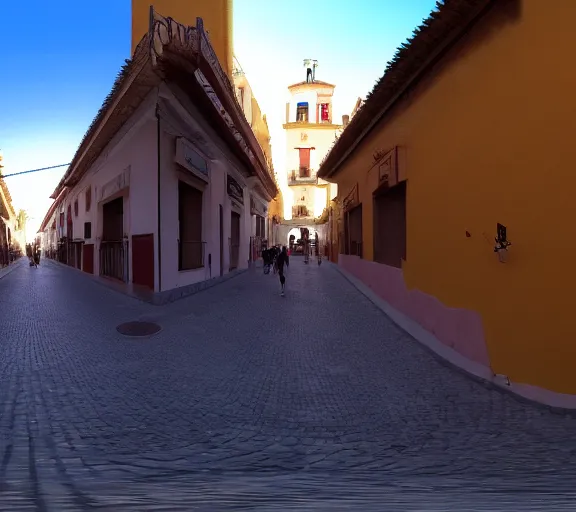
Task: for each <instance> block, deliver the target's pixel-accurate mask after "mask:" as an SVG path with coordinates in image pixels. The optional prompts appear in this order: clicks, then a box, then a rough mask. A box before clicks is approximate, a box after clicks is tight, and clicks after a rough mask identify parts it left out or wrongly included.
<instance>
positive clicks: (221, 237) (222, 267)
mask: <svg viewBox="0 0 576 512" xmlns="http://www.w3.org/2000/svg"><path fill="white" fill-rule="evenodd" d="M219 206H220V207H219V211H220V276H223V275H224V210H223V209H222V205H219Z"/></svg>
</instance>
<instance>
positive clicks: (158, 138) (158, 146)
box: [156, 103, 162, 292]
mask: <svg viewBox="0 0 576 512" xmlns="http://www.w3.org/2000/svg"><path fill="white" fill-rule="evenodd" d="M160 133H161V132H160V112H159V108H158V103H156V154H157V155H158V162H157V164H158V171H157V172H158V184H157V185H158V292H161V291H162V222H161V221H162V215H161V209H160V182H161V174H160Z"/></svg>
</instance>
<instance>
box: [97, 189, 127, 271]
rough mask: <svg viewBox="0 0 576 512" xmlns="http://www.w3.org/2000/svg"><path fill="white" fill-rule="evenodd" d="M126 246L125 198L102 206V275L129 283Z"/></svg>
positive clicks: (100, 254)
mask: <svg viewBox="0 0 576 512" xmlns="http://www.w3.org/2000/svg"><path fill="white" fill-rule="evenodd" d="M126 249H127V248H126V244H125V242H124V198H123V197H119V198H118V199H114V200H112V201H109V202H108V203H106V204H104V205H103V206H102V242H100V253H99V256H100V275H101V276H106V277H112V278H114V279H119V280H120V281H124V282H125V281H127V272H126V252H127V251H126Z"/></svg>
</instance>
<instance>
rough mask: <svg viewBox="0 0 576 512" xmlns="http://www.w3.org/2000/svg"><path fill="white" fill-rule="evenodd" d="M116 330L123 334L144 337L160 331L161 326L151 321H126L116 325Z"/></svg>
mask: <svg viewBox="0 0 576 512" xmlns="http://www.w3.org/2000/svg"><path fill="white" fill-rule="evenodd" d="M116 330H117V331H118V332H119V333H120V334H123V335H124V336H130V337H132V338H144V337H146V336H152V335H153V334H156V333H158V332H160V331H161V327H160V326H159V325H158V324H155V323H152V322H126V323H125V324H120V325H119V326H118V327H116Z"/></svg>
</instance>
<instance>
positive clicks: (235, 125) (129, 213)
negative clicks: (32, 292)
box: [42, 15, 277, 302]
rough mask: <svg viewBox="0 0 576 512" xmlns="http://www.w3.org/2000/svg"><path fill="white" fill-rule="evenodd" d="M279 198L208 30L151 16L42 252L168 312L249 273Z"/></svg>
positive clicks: (65, 182) (61, 194)
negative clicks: (259, 229)
mask: <svg viewBox="0 0 576 512" xmlns="http://www.w3.org/2000/svg"><path fill="white" fill-rule="evenodd" d="M276 193H277V190H276V186H275V183H274V178H273V175H272V173H271V170H270V169H269V167H268V165H267V164H266V158H265V157H264V154H263V152H262V150H261V148H260V145H259V144H258V142H257V141H256V138H255V136H254V134H253V132H252V130H251V128H250V126H249V124H248V122H247V121H246V118H245V116H244V114H243V112H242V110H241V108H240V106H239V105H238V103H237V101H236V99H235V95H234V88H233V86H232V84H231V82H230V80H229V79H228V77H227V75H226V74H225V73H224V72H223V71H222V68H221V67H220V64H219V63H218V61H217V59H216V57H215V54H214V51H213V50H212V47H211V46H210V43H209V41H208V39H207V37H206V34H205V32H204V29H203V26H202V24H201V22H200V23H199V25H198V26H197V27H184V26H182V25H179V24H178V23H176V22H174V21H173V20H170V19H165V18H162V17H161V16H158V15H155V19H154V23H153V24H152V27H151V29H150V32H149V33H148V34H147V35H146V36H145V37H144V38H143V40H142V41H141V43H140V44H139V46H138V47H137V49H136V51H135V53H134V56H133V59H132V60H131V61H130V62H129V63H128V65H127V66H125V67H124V69H123V70H122V72H121V74H120V76H119V77H118V79H117V81H116V83H115V85H114V87H113V90H112V92H111V93H110V95H109V96H108V98H107V99H106V101H105V102H104V105H103V107H102V109H101V110H100V112H99V113H98V115H97V117H96V119H95V120H94V122H93V123H92V125H91V126H90V128H89V130H88V132H87V133H86V135H85V137H84V139H83V141H82V143H81V145H80V148H79V149H78V151H77V153H76V155H75V156H74V159H73V161H72V163H71V165H70V167H69V169H68V170H67V172H66V174H65V176H64V177H63V179H62V180H61V182H60V184H59V185H58V187H57V189H56V190H55V192H54V194H53V195H52V197H53V198H54V199H55V202H54V204H53V205H52V207H51V208H50V210H49V211H48V213H47V215H46V218H45V219H44V222H43V223H42V230H43V244H45V247H44V249H45V250H46V252H47V253H50V251H52V255H53V256H54V257H56V258H58V259H59V260H60V261H62V262H64V263H67V264H69V265H71V266H74V267H76V268H79V269H82V270H84V271H85V272H88V273H93V274H96V275H100V276H103V277H108V278H112V279H115V280H116V281H119V282H123V283H126V284H127V285H135V286H132V288H133V289H135V288H138V289H143V288H147V289H149V290H150V292H154V294H153V296H152V297H153V300H154V301H156V302H166V301H169V300H173V299H174V298H178V297H181V296H184V295H187V294H190V293H193V292H194V291H196V290H198V289H201V288H205V287H206V286H208V285H210V284H211V283H214V282H216V281H217V280H218V279H219V278H223V277H225V276H227V275H230V274H231V273H232V272H235V271H238V270H241V269H245V268H247V267H248V262H249V259H250V254H249V253H250V236H251V233H252V223H253V214H254V212H255V211H266V208H267V204H268V202H269V201H271V200H272V198H273V197H274V196H275V195H276Z"/></svg>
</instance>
